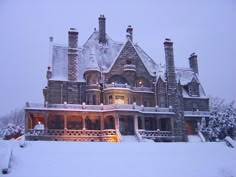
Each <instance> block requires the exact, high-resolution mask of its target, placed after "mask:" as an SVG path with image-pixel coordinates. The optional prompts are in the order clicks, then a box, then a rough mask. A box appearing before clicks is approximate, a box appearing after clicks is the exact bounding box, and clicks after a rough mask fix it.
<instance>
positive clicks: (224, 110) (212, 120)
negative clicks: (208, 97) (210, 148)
mask: <svg viewBox="0 0 236 177" xmlns="http://www.w3.org/2000/svg"><path fill="white" fill-rule="evenodd" d="M212 105H213V107H211V108H210V117H209V122H208V125H206V123H204V120H202V124H201V127H200V130H201V132H202V133H203V134H204V135H205V137H206V138H207V139H208V140H209V141H216V140H217V139H220V140H222V139H224V138H225V137H226V136H230V137H234V136H235V135H234V131H235V129H236V111H235V107H234V101H233V102H231V103H230V104H229V105H226V104H223V101H221V102H218V103H217V104H212Z"/></svg>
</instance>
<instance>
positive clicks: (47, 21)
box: [0, 0, 236, 115]
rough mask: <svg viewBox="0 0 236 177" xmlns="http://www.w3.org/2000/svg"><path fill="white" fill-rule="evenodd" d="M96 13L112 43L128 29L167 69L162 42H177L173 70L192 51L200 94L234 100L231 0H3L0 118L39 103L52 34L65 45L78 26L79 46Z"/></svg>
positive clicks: (235, 14) (234, 12)
mask: <svg viewBox="0 0 236 177" xmlns="http://www.w3.org/2000/svg"><path fill="white" fill-rule="evenodd" d="M100 14H104V15H105V17H106V19H107V20H106V22H107V23H106V31H107V33H108V35H109V36H110V37H111V38H112V39H113V40H115V41H121V42H122V41H124V40H125V35H126V32H125V31H126V28H127V26H128V25H132V27H133V28H134V42H135V43H138V44H139V45H140V46H141V47H142V48H143V49H144V50H145V51H146V52H147V53H148V54H149V55H150V56H151V57H152V58H153V59H154V60H155V61H156V62H157V63H163V64H164V49H163V48H164V47H163V42H164V39H165V38H171V39H172V41H173V42H174V54H175V64H176V66H180V67H188V57H189V55H190V54H191V53H192V52H195V53H196V54H197V55H198V62H199V73H200V78H201V82H202V84H203V86H204V89H205V92H206V93H207V94H208V95H213V96H219V97H221V98H225V99H226V100H227V101H231V100H233V99H236V79H235V76H236V61H235V60H236V57H235V56H236V55H235V52H236V44H235V42H236V35H235V33H236V20H235V19H236V1H235V0H208V1H206V0H192V1H190V0H180V1H174V0H173V1H170V0H160V1H157V0H139V1H137V0H129V1H128V0H116V1H109V0H94V1H92V0H86V1H80V0H65V1H60V0H58V1H56V0H51V1H48V0H38V1H31V0H21V1H19V0H1V1H0V61H1V64H0V66H1V67H0V80H1V85H0V98H1V103H0V115H4V114H6V113H8V112H9V111H10V110H12V109H15V108H19V107H22V106H24V105H25V102H26V101H29V102H39V103H42V102H43V94H42V89H43V88H44V87H45V86H46V77H45V74H46V68H47V65H48V63H49V43H48V41H49V39H48V38H49V36H53V37H54V42H55V43H59V44H60V43H61V44H66V45H67V41H68V38H67V32H68V30H69V28H70V27H75V28H77V29H78V31H79V45H82V44H84V42H85V41H86V40H87V39H88V38H89V36H90V35H91V34H92V32H93V29H94V27H96V28H97V29H98V17H99V15H100Z"/></svg>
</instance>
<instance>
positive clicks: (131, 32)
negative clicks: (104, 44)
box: [126, 25, 133, 41]
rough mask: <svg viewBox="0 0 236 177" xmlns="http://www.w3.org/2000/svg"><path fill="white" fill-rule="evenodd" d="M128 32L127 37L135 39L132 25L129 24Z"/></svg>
mask: <svg viewBox="0 0 236 177" xmlns="http://www.w3.org/2000/svg"><path fill="white" fill-rule="evenodd" d="M126 33H127V34H126V37H127V38H129V39H130V40H131V41H133V28H132V27H131V25H129V26H128V28H127V30H126Z"/></svg>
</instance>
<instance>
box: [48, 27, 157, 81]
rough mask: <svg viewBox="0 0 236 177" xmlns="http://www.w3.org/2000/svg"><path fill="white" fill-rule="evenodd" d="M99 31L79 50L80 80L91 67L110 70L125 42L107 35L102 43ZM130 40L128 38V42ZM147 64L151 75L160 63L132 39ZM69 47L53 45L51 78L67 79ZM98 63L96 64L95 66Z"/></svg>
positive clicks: (105, 70) (82, 79) (104, 70)
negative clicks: (114, 39)
mask: <svg viewBox="0 0 236 177" xmlns="http://www.w3.org/2000/svg"><path fill="white" fill-rule="evenodd" d="M98 37H99V33H98V32H97V31H94V32H93V33H92V35H91V36H90V37H89V39H88V40H87V41H86V42H85V44H84V45H83V46H82V47H80V48H79V50H78V81H84V77H83V74H84V72H85V71H86V70H89V69H91V68H93V69H95V68H96V70H98V71H103V72H108V71H109V69H110V68H111V66H112V65H113V63H114V62H115V60H116V59H117V58H118V56H119V53H120V52H121V51H122V48H123V47H124V46H125V44H126V42H125V43H120V42H115V41H113V40H112V39H111V38H110V37H109V36H108V35H106V39H107V43H106V44H100V43H99V40H98ZM128 41H130V40H127V42H128ZM130 42H131V44H132V45H133V47H134V49H135V50H136V52H137V54H138V55H139V57H140V59H141V60H142V62H143V64H144V65H145V67H146V69H147V70H148V72H149V73H150V75H152V76H155V72H157V70H158V65H157V64H156V63H155V62H154V61H153V60H152V59H151V58H150V57H149V56H148V55H147V54H146V53H145V52H144V51H143V50H142V49H141V47H140V46H138V45H137V44H134V43H133V42H132V41H130ZM67 49H68V47H66V46H63V45H56V44H54V45H53V59H52V78H51V80H67V73H68V51H67ZM95 65H96V66H95Z"/></svg>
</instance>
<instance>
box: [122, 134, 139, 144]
mask: <svg viewBox="0 0 236 177" xmlns="http://www.w3.org/2000/svg"><path fill="white" fill-rule="evenodd" d="M121 142H139V140H138V138H137V137H136V135H122V137H121Z"/></svg>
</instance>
